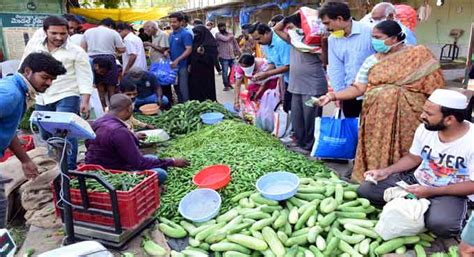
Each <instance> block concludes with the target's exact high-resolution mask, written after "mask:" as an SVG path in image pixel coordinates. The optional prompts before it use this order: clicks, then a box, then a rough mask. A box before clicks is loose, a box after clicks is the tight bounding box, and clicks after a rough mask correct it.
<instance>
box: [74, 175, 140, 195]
mask: <svg viewBox="0 0 474 257" xmlns="http://www.w3.org/2000/svg"><path fill="white" fill-rule="evenodd" d="M84 172H88V173H94V174H96V175H98V176H100V177H102V178H103V179H105V180H106V181H107V182H109V184H111V185H112V186H113V187H114V188H115V190H118V191H129V190H131V189H132V188H134V187H135V186H136V185H138V184H140V182H142V181H143V180H144V179H145V178H146V176H145V175H139V174H137V173H136V172H123V173H111V172H107V171H103V170H88V171H84ZM71 188H73V189H79V181H78V180H77V178H73V179H71ZM86 188H87V190H88V191H93V192H107V190H106V189H105V188H104V187H103V186H102V185H101V184H99V182H97V181H96V180H94V179H86Z"/></svg>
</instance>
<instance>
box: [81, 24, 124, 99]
mask: <svg viewBox="0 0 474 257" xmlns="http://www.w3.org/2000/svg"><path fill="white" fill-rule="evenodd" d="M114 29H115V22H114V21H113V20H112V19H111V18H105V19H103V20H102V21H101V22H100V23H99V26H98V27H95V28H91V29H88V30H86V32H84V38H83V40H82V43H81V46H82V48H84V49H85V50H86V52H87V54H88V55H89V57H91V58H92V59H95V58H98V57H100V58H107V59H109V61H110V62H112V63H113V65H112V69H111V70H110V71H109V72H108V73H107V74H106V75H103V76H95V78H94V84H95V85H96V87H97V90H98V91H99V96H100V101H101V102H102V105H103V106H104V107H105V106H106V92H107V94H108V97H109V98H110V97H111V96H112V95H113V94H115V90H116V88H117V86H118V77H119V74H118V72H119V71H118V70H119V69H118V66H117V64H116V62H115V60H116V58H115V57H116V53H124V52H125V45H124V44H123V41H122V38H121V37H120V35H119V33H117V31H115V30H114Z"/></svg>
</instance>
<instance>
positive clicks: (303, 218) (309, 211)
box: [295, 205, 316, 230]
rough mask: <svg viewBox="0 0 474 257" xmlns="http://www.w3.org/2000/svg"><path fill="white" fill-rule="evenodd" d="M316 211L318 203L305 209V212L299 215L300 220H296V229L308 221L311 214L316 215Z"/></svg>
mask: <svg viewBox="0 0 474 257" xmlns="http://www.w3.org/2000/svg"><path fill="white" fill-rule="evenodd" d="M315 212H316V205H311V206H310V207H308V208H307V209H306V210H305V211H304V213H303V214H302V215H301V217H299V219H298V221H297V222H296V224H295V229H296V230H298V229H300V228H302V227H303V226H304V224H305V223H306V221H308V219H309V217H310V216H311V215H314V213H315Z"/></svg>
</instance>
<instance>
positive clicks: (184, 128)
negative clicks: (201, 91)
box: [136, 101, 236, 137]
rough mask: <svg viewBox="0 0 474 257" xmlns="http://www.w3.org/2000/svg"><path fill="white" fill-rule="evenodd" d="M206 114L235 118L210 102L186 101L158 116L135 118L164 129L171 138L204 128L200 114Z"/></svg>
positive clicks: (220, 106) (222, 107)
mask: <svg viewBox="0 0 474 257" xmlns="http://www.w3.org/2000/svg"><path fill="white" fill-rule="evenodd" d="M207 112H220V113H222V114H224V118H225V119H235V118H236V117H235V116H234V115H233V114H232V113H230V112H229V111H228V110H226V109H225V108H224V106H222V105H221V104H219V103H216V102H211V101H205V102H199V101H188V102H186V103H183V104H177V105H174V106H173V107H172V108H171V109H170V110H168V111H165V112H163V113H162V114H160V115H158V116H144V115H137V116H136V118H137V119H139V120H141V121H142V122H145V123H148V124H151V125H154V126H155V127H157V128H160V129H164V130H165V131H166V132H167V133H168V134H169V135H170V136H171V137H176V136H179V135H185V134H188V133H190V132H193V131H196V130H200V129H201V128H203V127H205V126H204V125H203V124H202V123H201V114H204V113H207Z"/></svg>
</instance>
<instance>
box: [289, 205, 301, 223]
mask: <svg viewBox="0 0 474 257" xmlns="http://www.w3.org/2000/svg"><path fill="white" fill-rule="evenodd" d="M298 218H299V214H298V208H297V207H296V206H295V207H293V209H291V211H290V215H289V216H288V222H289V223H290V224H296V222H298Z"/></svg>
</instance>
